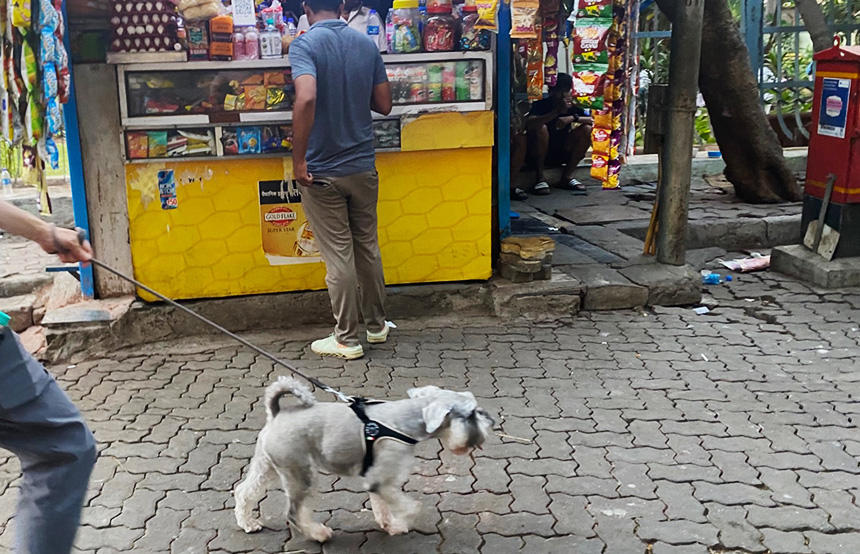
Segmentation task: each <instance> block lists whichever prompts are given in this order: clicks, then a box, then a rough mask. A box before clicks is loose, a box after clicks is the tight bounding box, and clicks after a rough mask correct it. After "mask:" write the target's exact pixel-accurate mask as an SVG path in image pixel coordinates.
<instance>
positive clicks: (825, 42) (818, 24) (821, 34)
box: [794, 0, 833, 52]
mask: <svg viewBox="0 0 860 554" xmlns="http://www.w3.org/2000/svg"><path fill="white" fill-rule="evenodd" d="M794 5H795V7H796V8H797V10H798V11H799V12H800V16H801V17H802V18H803V25H804V26H805V27H806V30H807V31H809V37H810V38H811V39H812V47H813V48H815V51H816V52H821V51H822V50H827V49H828V48H830V47H831V46H833V31H831V30H830V25H828V24H827V19H825V17H824V12H822V11H821V6H819V5H818V2H816V0H794Z"/></svg>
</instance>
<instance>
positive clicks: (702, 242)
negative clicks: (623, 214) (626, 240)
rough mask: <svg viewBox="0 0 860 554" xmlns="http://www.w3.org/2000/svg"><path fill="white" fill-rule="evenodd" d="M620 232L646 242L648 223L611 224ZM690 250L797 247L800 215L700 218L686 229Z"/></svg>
mask: <svg viewBox="0 0 860 554" xmlns="http://www.w3.org/2000/svg"><path fill="white" fill-rule="evenodd" d="M612 228H614V229H615V230H617V231H620V232H621V233H624V234H625V235H629V236H631V237H635V238H636V239H638V240H640V241H644V240H645V234H646V233H647V231H648V222H647V221H646V222H642V221H631V222H629V223H616V224H613V225H612ZM687 229H688V231H687V250H697V249H700V248H708V247H712V246H718V247H720V248H723V249H725V250H729V251H731V250H742V249H745V248H772V247H774V246H783V245H787V244H797V243H798V242H800V240H801V233H800V230H801V225H800V214H797V215H777V216H770V217H763V218H760V219H753V218H745V219H743V220H742V222H738V220H734V219H699V220H696V221H690V222H689V225H688V227H687Z"/></svg>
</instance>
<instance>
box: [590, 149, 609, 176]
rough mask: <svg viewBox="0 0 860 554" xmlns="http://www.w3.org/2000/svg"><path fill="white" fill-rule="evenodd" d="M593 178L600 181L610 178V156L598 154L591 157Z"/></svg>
mask: <svg viewBox="0 0 860 554" xmlns="http://www.w3.org/2000/svg"><path fill="white" fill-rule="evenodd" d="M591 176H592V177H593V178H595V179H598V180H600V181H605V180H606V179H607V178H608V177H609V156H607V155H606V154H597V153H594V154H592V155H591Z"/></svg>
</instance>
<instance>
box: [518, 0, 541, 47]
mask: <svg viewBox="0 0 860 554" xmlns="http://www.w3.org/2000/svg"><path fill="white" fill-rule="evenodd" d="M539 7H540V3H539V2H538V1H537V0H511V38H531V39H537V38H538V25H537V14H538V8H539Z"/></svg>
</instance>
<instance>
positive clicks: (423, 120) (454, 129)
mask: <svg viewBox="0 0 860 554" xmlns="http://www.w3.org/2000/svg"><path fill="white" fill-rule="evenodd" d="M494 123H495V114H494V113H493V112H464V113H458V112H445V113H429V114H423V115H419V116H417V117H416V118H414V119H407V121H406V122H405V123H404V124H403V125H402V127H401V129H400V148H401V150H403V151H404V152H406V151H410V152H412V151H421V150H448V149H451V148H480V147H484V146H493V127H494Z"/></svg>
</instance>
